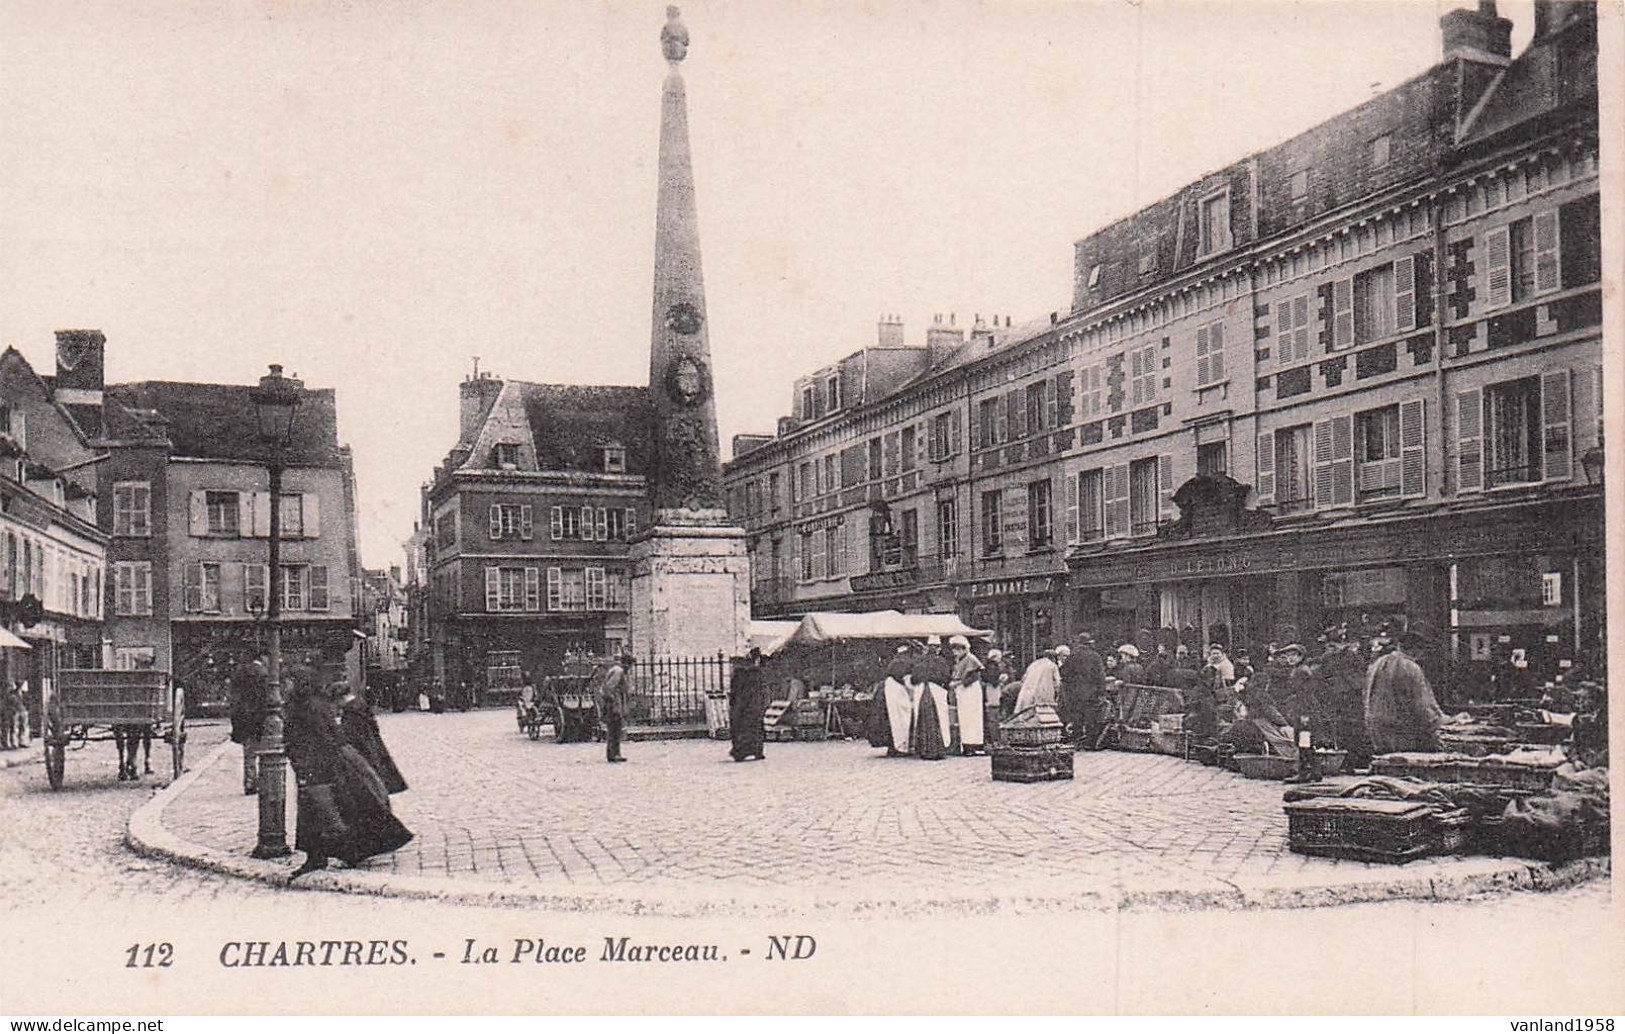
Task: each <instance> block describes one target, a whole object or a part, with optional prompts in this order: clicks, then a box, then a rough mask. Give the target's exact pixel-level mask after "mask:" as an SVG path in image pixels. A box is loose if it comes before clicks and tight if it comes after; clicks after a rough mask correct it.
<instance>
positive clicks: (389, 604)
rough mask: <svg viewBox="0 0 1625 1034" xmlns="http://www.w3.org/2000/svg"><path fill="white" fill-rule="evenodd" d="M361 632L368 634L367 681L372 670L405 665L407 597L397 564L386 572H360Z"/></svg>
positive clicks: (389, 670)
mask: <svg viewBox="0 0 1625 1034" xmlns="http://www.w3.org/2000/svg"><path fill="white" fill-rule="evenodd" d="M361 599H362V607H361V613H362V615H363V619H364V623H363V627H362V632H363V633H364V634H365V635H366V637H367V643H366V648H367V654H366V658H365V666H366V669H367V678H368V680H369V682H370V681H371V679H372V676H373V675H374V674H375V673H380V672H398V671H401V670H403V669H404V668H405V667H406V652H407V619H406V614H407V599H406V586H405V585H404V584H403V583H402V581H401V569H400V567H399V566H398V565H396V566H392V567H390V568H389V570H387V571H372V570H363V571H362V572H361Z"/></svg>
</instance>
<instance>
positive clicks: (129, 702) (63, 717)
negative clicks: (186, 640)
mask: <svg viewBox="0 0 1625 1034" xmlns="http://www.w3.org/2000/svg"><path fill="white" fill-rule="evenodd" d="M56 675H57V677H56V680H55V683H54V684H52V685H51V686H50V687H49V688H48V689H46V690H45V691H44V692H43V694H42V699H41V708H40V710H41V714H42V723H43V724H42V728H43V732H44V735H43V736H42V737H41V739H42V740H43V741H44V744H45V775H46V778H47V779H49V780H50V783H51V789H53V790H57V789H60V788H61V787H62V776H63V771H64V769H65V768H66V765H67V751H68V748H69V747H70V746H71V747H73V748H74V749H75V750H79V749H82V748H83V747H84V745H85V744H87V743H96V742H107V741H109V740H118V739H120V738H122V737H126V736H135V735H141V734H143V733H150V734H151V736H152V738H153V739H155V740H162V741H163V742H165V743H167V744H169V754H170V759H171V763H172V765H173V775H172V778H175V779H178V778H180V774H181V772H182V770H183V769H184V767H185V761H186V693H185V691H184V690H183V689H181V688H180V687H179V686H176V685H174V683H173V682H172V681H171V679H170V677H169V672H167V671H153V670H140V671H115V670H105V669H99V668H98V669H90V668H63V669H59V670H58V671H57V673H56Z"/></svg>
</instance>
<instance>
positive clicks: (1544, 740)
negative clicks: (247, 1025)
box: [1516, 722, 1574, 747]
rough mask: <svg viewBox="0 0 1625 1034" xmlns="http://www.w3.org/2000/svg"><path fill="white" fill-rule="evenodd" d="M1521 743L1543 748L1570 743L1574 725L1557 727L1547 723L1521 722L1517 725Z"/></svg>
mask: <svg viewBox="0 0 1625 1034" xmlns="http://www.w3.org/2000/svg"><path fill="white" fill-rule="evenodd" d="M1516 728H1517V733H1518V742H1519V743H1535V744H1539V745H1540V746H1543V747H1555V746H1557V745H1558V744H1561V743H1566V742H1568V739H1569V737H1570V736H1571V735H1573V734H1574V726H1572V725H1556V724H1550V723H1547V722H1519V723H1518V725H1517V727H1516Z"/></svg>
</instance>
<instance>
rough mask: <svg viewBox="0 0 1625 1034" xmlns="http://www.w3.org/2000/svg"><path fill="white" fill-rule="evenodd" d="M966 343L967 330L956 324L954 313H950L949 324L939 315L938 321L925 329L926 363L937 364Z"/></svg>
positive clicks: (929, 364)
mask: <svg viewBox="0 0 1625 1034" xmlns="http://www.w3.org/2000/svg"><path fill="white" fill-rule="evenodd" d="M964 343H965V332H964V331H963V330H961V329H960V328H959V327H956V326H954V322H953V314H952V313H949V314H948V322H947V324H944V323H943V322H942V317H941V316H940V315H939V316H937V319H936V322H935V323H933V324H932V325H931V326H930V327H927V328H926V331H925V353H926V358H925V361H926V364H927V365H928V366H936V365H937V364H938V363H940V362H941V361H942V360H944V359H946V358H948V356H949V355H951V354H952V353H954V352H955V351H957V350H958V349H959V347H960V346H961V345H963V344H964Z"/></svg>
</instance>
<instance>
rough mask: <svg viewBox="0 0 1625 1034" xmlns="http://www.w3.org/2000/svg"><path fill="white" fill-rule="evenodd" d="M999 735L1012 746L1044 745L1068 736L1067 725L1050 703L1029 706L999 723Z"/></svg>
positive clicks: (1049, 744) (1052, 743)
mask: <svg viewBox="0 0 1625 1034" xmlns="http://www.w3.org/2000/svg"><path fill="white" fill-rule="evenodd" d="M999 736H1000V738H1001V739H1002V740H1003V742H1004V743H1006V744H1007V745H1009V746H1012V747H1044V746H1051V745H1054V744H1057V743H1060V742H1061V740H1063V739H1064V738H1065V737H1066V725H1065V723H1063V722H1062V721H1061V716H1060V715H1058V714H1056V713H1055V708H1053V707H1051V706H1049V705H1048V704H1038V705H1037V706H1035V707H1029V708H1027V709H1026V710H1025V711H1022V712H1021V713H1020V714H1017V715H1015V716H1013V717H1012V718H1011V719H1010V720H1009V721H1008V722H1003V723H1001V724H1000V725H999Z"/></svg>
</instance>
